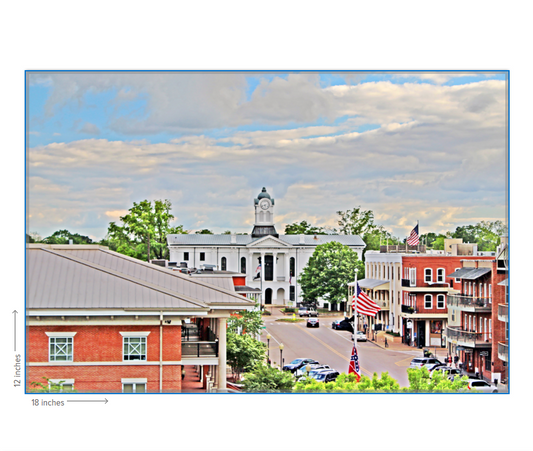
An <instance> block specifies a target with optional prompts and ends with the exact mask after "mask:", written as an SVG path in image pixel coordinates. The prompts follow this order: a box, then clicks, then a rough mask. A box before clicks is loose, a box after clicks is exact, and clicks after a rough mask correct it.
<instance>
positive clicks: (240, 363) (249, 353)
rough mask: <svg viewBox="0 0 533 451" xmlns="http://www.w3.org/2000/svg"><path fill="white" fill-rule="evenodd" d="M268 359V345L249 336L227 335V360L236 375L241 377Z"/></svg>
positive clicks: (230, 333)
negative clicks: (243, 373) (258, 363)
mask: <svg viewBox="0 0 533 451" xmlns="http://www.w3.org/2000/svg"><path fill="white" fill-rule="evenodd" d="M265 357H266V344H265V343H262V342H261V341H259V340H256V339H255V338H253V337H252V336H251V335H248V334H243V335H240V334H236V333H233V332H228V334H227V335H226V358H227V362H228V364H229V365H230V366H231V369H232V371H233V373H234V374H236V375H237V376H239V375H240V374H241V373H242V372H243V371H249V370H250V369H251V368H253V367H254V365H255V364H256V363H257V362H260V361H263V360H264V359H265Z"/></svg>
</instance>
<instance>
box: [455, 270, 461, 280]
mask: <svg viewBox="0 0 533 451" xmlns="http://www.w3.org/2000/svg"><path fill="white" fill-rule="evenodd" d="M460 269H461V268H455V270H456V271H459V270H460ZM455 282H456V283H461V279H457V278H456V279H455Z"/></svg>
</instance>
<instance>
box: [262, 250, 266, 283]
mask: <svg viewBox="0 0 533 451" xmlns="http://www.w3.org/2000/svg"><path fill="white" fill-rule="evenodd" d="M261 280H263V281H264V280H265V253H264V252H261Z"/></svg>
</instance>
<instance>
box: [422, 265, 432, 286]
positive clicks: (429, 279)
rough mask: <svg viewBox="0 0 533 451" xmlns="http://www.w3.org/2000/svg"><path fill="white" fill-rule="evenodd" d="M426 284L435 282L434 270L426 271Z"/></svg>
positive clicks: (427, 269)
mask: <svg viewBox="0 0 533 451" xmlns="http://www.w3.org/2000/svg"><path fill="white" fill-rule="evenodd" d="M424 282H426V283H431V282H433V270H432V269H431V268H426V269H424Z"/></svg>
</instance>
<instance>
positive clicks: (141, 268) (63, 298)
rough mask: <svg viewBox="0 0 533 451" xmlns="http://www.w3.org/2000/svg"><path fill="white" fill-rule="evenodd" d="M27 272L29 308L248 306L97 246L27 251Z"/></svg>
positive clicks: (185, 277)
mask: <svg viewBox="0 0 533 451" xmlns="http://www.w3.org/2000/svg"><path fill="white" fill-rule="evenodd" d="M26 271H27V272H26V274H27V285H28V289H27V293H28V296H27V307H28V308H92V309H96V308H173V309H207V308H208V307H209V306H211V305H216V304H224V305H227V304H235V305H239V304H241V305H242V304H249V303H250V301H247V300H246V299H244V298H243V297H242V296H239V295H237V294H236V293H235V292H234V290H229V289H227V288H224V287H218V286H216V285H213V284H210V283H206V282H205V281H202V280H198V279H197V278H191V277H189V276H188V275H184V274H181V273H179V272H177V271H171V270H168V269H166V268H161V267H159V266H156V265H152V264H149V263H146V262H142V261H140V260H136V259H133V258H131V257H127V256H125V255H122V254H119V253H116V252H113V251H109V250H107V249H106V248H102V247H99V246H92V247H91V246H47V247H42V246H40V247H39V246H29V247H28V249H27V270H26ZM229 280H230V281H231V277H229Z"/></svg>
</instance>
